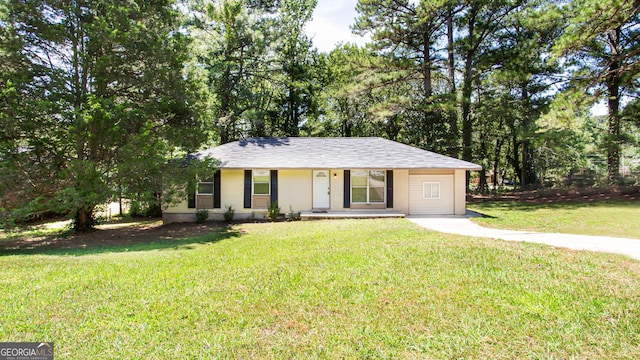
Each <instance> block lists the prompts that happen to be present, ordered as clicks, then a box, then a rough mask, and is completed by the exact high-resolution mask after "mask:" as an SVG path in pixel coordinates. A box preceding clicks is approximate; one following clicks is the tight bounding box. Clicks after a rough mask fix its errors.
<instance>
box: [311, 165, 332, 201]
mask: <svg viewBox="0 0 640 360" xmlns="http://www.w3.org/2000/svg"><path fill="white" fill-rule="evenodd" d="M329 180H330V178H329V170H313V208H314V209H329V208H330V207H331V203H330V200H329V197H330V190H329V187H330V186H331V185H330V183H329Z"/></svg>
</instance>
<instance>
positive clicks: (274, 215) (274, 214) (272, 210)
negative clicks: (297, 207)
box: [267, 201, 280, 221]
mask: <svg viewBox="0 0 640 360" xmlns="http://www.w3.org/2000/svg"><path fill="white" fill-rule="evenodd" d="M278 216H280V206H278V201H274V202H272V203H271V204H269V210H267V217H268V218H269V220H271V221H276V220H278Z"/></svg>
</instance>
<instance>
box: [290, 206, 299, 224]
mask: <svg viewBox="0 0 640 360" xmlns="http://www.w3.org/2000/svg"><path fill="white" fill-rule="evenodd" d="M287 217H288V218H289V220H290V221H298V220H300V211H293V207H291V205H289V214H287Z"/></svg>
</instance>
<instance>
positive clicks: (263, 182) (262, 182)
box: [253, 170, 271, 195]
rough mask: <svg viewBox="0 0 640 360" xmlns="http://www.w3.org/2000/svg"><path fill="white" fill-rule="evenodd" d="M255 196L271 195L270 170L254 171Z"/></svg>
mask: <svg viewBox="0 0 640 360" xmlns="http://www.w3.org/2000/svg"><path fill="white" fill-rule="evenodd" d="M253 195H271V174H270V173H269V170H254V171H253Z"/></svg>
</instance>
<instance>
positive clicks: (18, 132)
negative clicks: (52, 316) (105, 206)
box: [0, 0, 206, 230]
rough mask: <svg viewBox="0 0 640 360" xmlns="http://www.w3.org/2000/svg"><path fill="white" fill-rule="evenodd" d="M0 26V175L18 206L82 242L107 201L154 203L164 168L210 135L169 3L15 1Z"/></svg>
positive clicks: (0, 16) (6, 9) (176, 15)
mask: <svg viewBox="0 0 640 360" xmlns="http://www.w3.org/2000/svg"><path fill="white" fill-rule="evenodd" d="M0 24H1V25H2V32H0V36H2V41H0V44H2V45H0V47H1V49H0V54H3V55H2V56H3V57H6V60H8V61H9V65H8V70H9V71H8V73H7V75H6V79H4V77H5V75H3V79H2V80H3V81H2V88H1V90H0V94H2V95H1V97H0V104H2V105H0V124H1V126H2V128H3V129H6V132H3V136H2V141H1V142H0V157H1V158H2V159H3V161H2V165H1V166H0V167H2V172H7V173H8V174H9V175H10V177H9V178H10V179H11V181H12V182H20V183H21V184H22V185H21V186H20V188H21V189H23V190H22V191H23V193H24V194H25V195H26V199H28V201H26V202H27V203H29V202H30V201H29V200H33V199H37V198H42V199H45V200H46V201H48V204H47V205H46V206H47V207H48V208H55V209H56V210H57V211H63V212H65V213H66V214H68V216H70V217H73V218H74V220H75V228H76V230H87V229H90V228H92V226H93V218H94V214H93V212H94V209H95V206H96V205H98V204H101V203H104V202H106V201H107V200H108V199H109V198H110V197H111V196H115V195H127V196H128V197H130V196H129V195H131V194H136V195H138V194H140V195H142V194H143V193H144V195H146V194H155V197H156V198H157V199H161V198H162V195H161V182H162V176H161V175H162V174H163V173H162V170H163V167H164V164H165V163H166V161H167V160H168V159H169V158H170V157H171V154H174V153H176V152H179V151H181V150H182V151H184V150H193V149H195V148H196V147H197V146H198V145H199V144H200V143H201V142H202V141H203V140H204V136H203V135H204V134H206V132H204V131H201V129H203V127H202V125H203V123H202V122H201V119H200V118H199V117H198V115H199V113H198V111H197V110H198V105H197V104H198V102H199V94H200V90H199V88H198V85H197V84H195V83H193V82H192V81H191V80H192V79H191V78H190V77H189V76H188V74H187V73H185V72H183V68H184V64H185V62H186V61H187V60H188V55H189V52H188V51H187V44H188V42H189V41H188V39H187V38H186V37H185V36H184V34H183V33H182V32H180V31H177V30H178V29H179V26H180V24H181V20H180V16H179V13H178V12H177V11H176V10H175V8H174V4H173V2H172V1H159V2H153V3H148V2H145V1H137V2H136V1H134V2H131V1H93V2H83V1H81V2H55V1H48V0H28V1H18V0H11V1H8V2H6V3H5V4H3V6H2V8H0ZM18 72H19V73H20V75H17V74H18ZM157 202H158V205H159V200H158V201H157ZM22 205H24V203H23V204H22Z"/></svg>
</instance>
